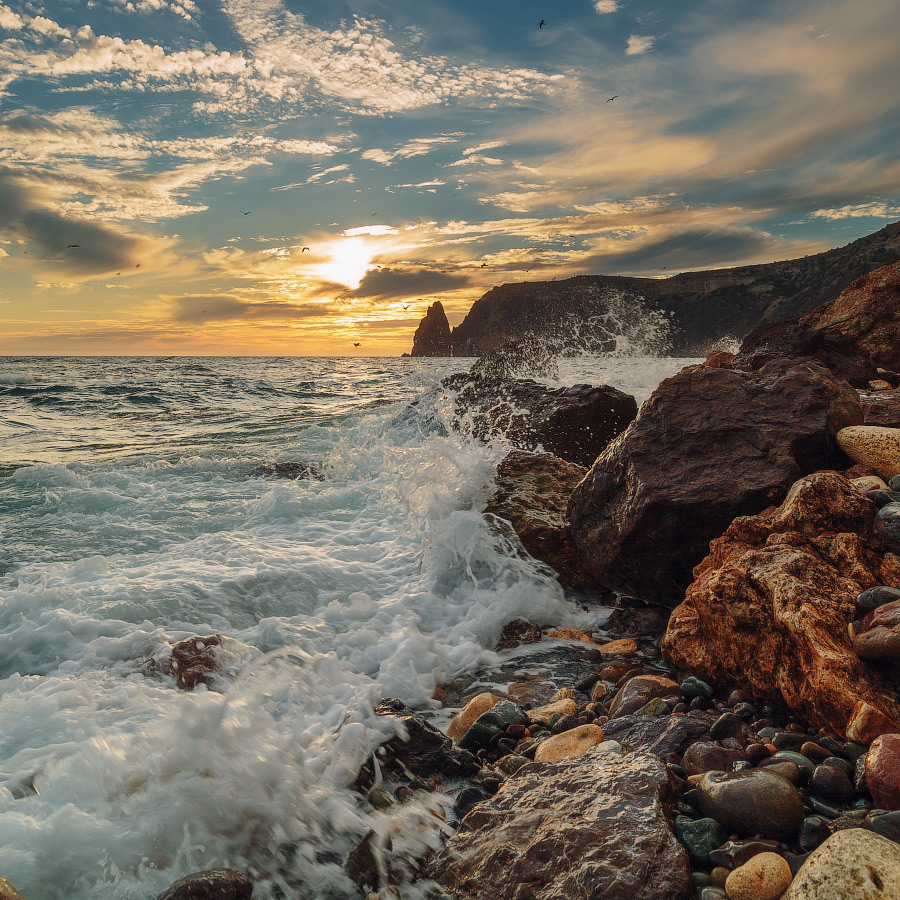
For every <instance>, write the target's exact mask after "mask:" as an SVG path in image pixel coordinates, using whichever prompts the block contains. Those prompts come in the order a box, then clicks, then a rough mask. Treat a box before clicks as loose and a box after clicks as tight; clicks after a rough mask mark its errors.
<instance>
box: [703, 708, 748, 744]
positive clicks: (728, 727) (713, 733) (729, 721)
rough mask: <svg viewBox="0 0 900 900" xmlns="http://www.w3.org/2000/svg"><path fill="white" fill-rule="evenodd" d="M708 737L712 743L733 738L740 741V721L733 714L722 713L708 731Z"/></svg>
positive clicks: (742, 732)
mask: <svg viewBox="0 0 900 900" xmlns="http://www.w3.org/2000/svg"><path fill="white" fill-rule="evenodd" d="M709 736H710V737H711V738H712V739H713V740H714V741H721V740H722V739H723V738H727V737H733V738H737V739H738V740H740V739H741V738H742V737H743V736H744V730H743V726H742V724H741V720H740V718H739V717H738V716H736V715H735V714H734V713H730V712H726V713H722V715H721V716H719V718H718V719H716V721H715V722H714V723H713V727H712V728H710V729H709Z"/></svg>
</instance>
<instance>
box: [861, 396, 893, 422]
mask: <svg viewBox="0 0 900 900" xmlns="http://www.w3.org/2000/svg"><path fill="white" fill-rule="evenodd" d="M861 400H862V408H863V425H880V426H881V427H882V428H900V391H893V392H892V393H890V394H880V395H879V394H867V395H865V396H864V397H862V398H861Z"/></svg>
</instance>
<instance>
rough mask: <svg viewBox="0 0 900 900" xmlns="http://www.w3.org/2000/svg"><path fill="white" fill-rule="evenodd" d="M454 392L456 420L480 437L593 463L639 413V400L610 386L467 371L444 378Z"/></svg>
mask: <svg viewBox="0 0 900 900" xmlns="http://www.w3.org/2000/svg"><path fill="white" fill-rule="evenodd" d="M442 383H443V385H444V387H445V388H447V389H449V390H451V391H454V392H455V394H456V397H455V404H454V406H455V422H456V425H457V426H458V427H460V428H465V429H467V430H469V431H470V432H471V434H472V436H473V437H476V438H478V439H479V440H489V439H490V438H492V437H501V436H502V437H505V438H506V439H507V440H508V441H510V443H512V444H513V446H515V447H518V448H519V449H522V450H539V451H544V452H545V453H552V454H553V455H554V456H559V457H560V458H562V459H565V460H568V461H569V462H574V463H577V464H578V465H581V466H589V465H591V463H593V461H594V460H595V459H596V458H597V457H598V456H599V455H600V453H601V452H602V450H603V449H604V447H606V446H607V445H608V444H609V442H610V441H611V440H612V439H613V438H614V437H615V436H616V435H618V434H621V433H622V432H623V431H624V430H625V429H626V428H627V427H628V425H629V424H630V423H631V421H632V420H633V419H634V417H635V416H636V415H637V402H636V401H635V399H634V397H632V396H631V395H630V394H624V393H622V391H619V390H616V389H615V388H614V387H610V386H609V385H600V386H599V387H594V386H592V385H589V384H576V385H574V386H572V387H566V388H550V387H546V386H545V385H543V384H539V383H538V382H536V381H532V380H531V379H527V378H519V379H506V378H500V377H496V376H493V375H479V374H478V373H473V372H462V373H459V374H457V375H450V376H448V377H447V378H445V379H444V380H443V382H442Z"/></svg>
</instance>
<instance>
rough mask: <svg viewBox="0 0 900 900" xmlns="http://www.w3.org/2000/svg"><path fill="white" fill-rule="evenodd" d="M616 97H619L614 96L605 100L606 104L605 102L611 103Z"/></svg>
mask: <svg viewBox="0 0 900 900" xmlns="http://www.w3.org/2000/svg"><path fill="white" fill-rule="evenodd" d="M618 96H619V95H618V94H616V95H615V96H614V97H610V98H609V100H607V101H606V102H607V103H612V101H613V100H615V99H616V97H618Z"/></svg>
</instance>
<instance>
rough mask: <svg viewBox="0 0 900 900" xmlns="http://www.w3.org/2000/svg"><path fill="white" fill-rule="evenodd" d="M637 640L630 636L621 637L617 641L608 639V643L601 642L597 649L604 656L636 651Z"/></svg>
mask: <svg viewBox="0 0 900 900" xmlns="http://www.w3.org/2000/svg"><path fill="white" fill-rule="evenodd" d="M637 648H638V645H637V642H636V641H633V640H631V638H622V639H621V640H618V641H610V642H609V643H608V644H601V646H599V647H597V651H598V652H599V653H602V654H603V655H604V656H620V655H624V654H627V653H637Z"/></svg>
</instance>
